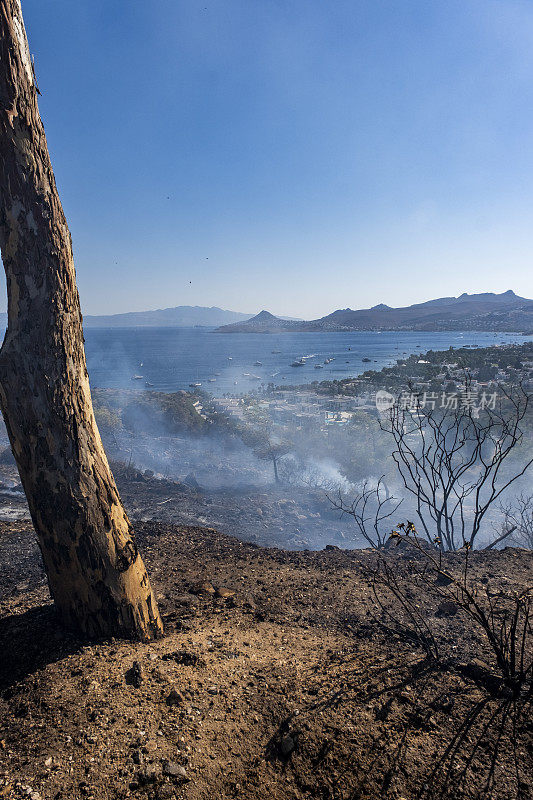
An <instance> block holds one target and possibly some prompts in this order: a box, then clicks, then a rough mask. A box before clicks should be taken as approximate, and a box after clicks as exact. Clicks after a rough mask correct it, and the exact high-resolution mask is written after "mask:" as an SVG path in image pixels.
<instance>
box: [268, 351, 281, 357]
mask: <svg viewBox="0 0 533 800" xmlns="http://www.w3.org/2000/svg"><path fill="white" fill-rule="evenodd" d="M270 352H271V353H273V354H274V355H275V356H277V355H279V354H280V353H281V350H271V351H270Z"/></svg>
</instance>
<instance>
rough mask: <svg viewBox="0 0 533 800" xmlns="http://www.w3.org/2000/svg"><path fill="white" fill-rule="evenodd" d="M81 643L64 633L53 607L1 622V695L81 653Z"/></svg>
mask: <svg viewBox="0 0 533 800" xmlns="http://www.w3.org/2000/svg"><path fill="white" fill-rule="evenodd" d="M84 644H85V642H83V641H82V640H81V639H79V638H77V637H75V636H73V635H72V634H70V633H68V631H65V630H64V629H62V628H61V627H60V625H59V623H58V620H57V616H56V614H55V610H54V607H53V605H51V604H49V605H43V606H38V607H37V608H30V609H28V610H27V611H25V612H24V613H22V614H10V615H9V616H6V617H2V618H1V619H0V654H1V657H0V692H3V693H5V692H9V689H10V688H11V687H13V686H14V685H15V684H16V683H18V682H19V681H22V680H24V678H26V677H28V676H29V675H32V674H33V673H35V672H36V671H37V670H39V669H42V668H43V667H45V666H46V665H47V664H51V663H54V662H55V661H59V660H61V659H62V658H65V657H66V656H68V655H71V654H72V653H75V652H77V651H79V650H80V648H81V647H82V646H83V645H84Z"/></svg>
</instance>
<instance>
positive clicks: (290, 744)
mask: <svg viewBox="0 0 533 800" xmlns="http://www.w3.org/2000/svg"><path fill="white" fill-rule="evenodd" d="M279 749H280V752H281V755H282V756H283V757H284V758H287V756H290V754H291V753H292V752H293V751H294V750H295V749H296V742H295V741H294V739H293V738H292V736H290V735H289V734H287V736H284V737H283V739H282V740H281V744H280V748H279Z"/></svg>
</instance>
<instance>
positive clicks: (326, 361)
mask: <svg viewBox="0 0 533 800" xmlns="http://www.w3.org/2000/svg"><path fill="white" fill-rule="evenodd" d="M332 361H335V359H334V358H333V357H332V358H326V359H325V360H324V364H331V362H332Z"/></svg>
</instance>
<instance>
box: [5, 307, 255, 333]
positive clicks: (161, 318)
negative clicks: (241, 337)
mask: <svg viewBox="0 0 533 800" xmlns="http://www.w3.org/2000/svg"><path fill="white" fill-rule="evenodd" d="M249 318H250V314H241V313H239V312H238V311H225V310H224V309H222V308H217V307H216V306H212V307H211V308H207V307H204V306H175V307H174V308H160V309H157V311H129V312H127V313H125V314H109V315H102V316H91V315H90V314H87V316H84V317H83V325H84V327H85V328H133V327H146V328H148V327H150V328H192V327H194V326H195V325H200V326H202V327H204V326H205V327H215V328H216V327H217V326H218V325H227V324H230V323H232V322H241V321H242V320H246V319H249ZM0 325H2V326H3V327H5V326H6V325H7V314H6V313H3V314H0Z"/></svg>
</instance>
